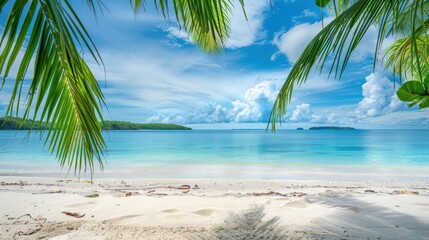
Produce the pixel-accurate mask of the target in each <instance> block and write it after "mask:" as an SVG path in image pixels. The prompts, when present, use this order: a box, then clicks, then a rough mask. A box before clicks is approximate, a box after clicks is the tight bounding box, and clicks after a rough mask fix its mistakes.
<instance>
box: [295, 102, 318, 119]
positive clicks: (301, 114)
mask: <svg viewBox="0 0 429 240" xmlns="http://www.w3.org/2000/svg"><path fill="white" fill-rule="evenodd" d="M313 114H314V113H313V111H312V110H310V104H307V103H302V104H300V105H298V106H296V108H295V110H294V111H293V112H292V116H291V117H290V118H289V120H290V121H292V122H309V121H311V120H312V116H313Z"/></svg>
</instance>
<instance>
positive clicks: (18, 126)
mask: <svg viewBox="0 0 429 240" xmlns="http://www.w3.org/2000/svg"><path fill="white" fill-rule="evenodd" d="M105 126H106V129H107V130H192V129H191V128H188V127H185V126H181V125H176V124H167V123H132V122H124V121H105ZM48 127H49V124H44V125H41V127H40V128H39V122H37V121H36V122H35V123H34V125H33V126H32V120H23V119H22V118H14V117H8V118H4V117H3V118H0V130H36V129H40V130H45V129H47V128H48Z"/></svg>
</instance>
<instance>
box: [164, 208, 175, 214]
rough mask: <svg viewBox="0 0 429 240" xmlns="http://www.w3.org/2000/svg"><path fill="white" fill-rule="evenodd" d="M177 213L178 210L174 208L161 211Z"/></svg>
mask: <svg viewBox="0 0 429 240" xmlns="http://www.w3.org/2000/svg"><path fill="white" fill-rule="evenodd" d="M178 211H179V210H177V209H174V208H171V209H165V210H162V212H163V213H177V212H178Z"/></svg>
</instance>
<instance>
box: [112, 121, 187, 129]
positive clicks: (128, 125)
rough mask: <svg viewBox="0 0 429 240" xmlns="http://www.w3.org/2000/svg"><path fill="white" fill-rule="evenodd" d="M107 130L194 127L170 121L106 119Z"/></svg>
mask: <svg viewBox="0 0 429 240" xmlns="http://www.w3.org/2000/svg"><path fill="white" fill-rule="evenodd" d="M104 123H105V126H106V129H107V130H192V128H189V127H185V126H182V125H177V124H170V123H132V122H124V121H104Z"/></svg>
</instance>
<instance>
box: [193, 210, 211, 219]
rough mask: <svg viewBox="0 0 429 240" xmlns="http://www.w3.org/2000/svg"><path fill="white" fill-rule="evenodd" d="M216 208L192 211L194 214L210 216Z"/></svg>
mask: <svg viewBox="0 0 429 240" xmlns="http://www.w3.org/2000/svg"><path fill="white" fill-rule="evenodd" d="M215 211H216V210H214V209H200V210H197V211H195V212H194V214H196V215H199V216H202V217H210V216H211V215H213V213H214V212H215Z"/></svg>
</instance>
